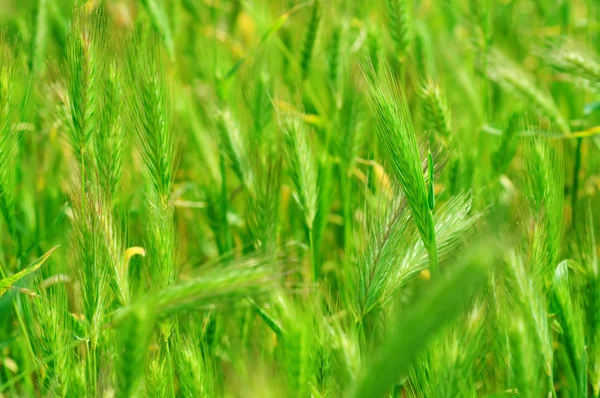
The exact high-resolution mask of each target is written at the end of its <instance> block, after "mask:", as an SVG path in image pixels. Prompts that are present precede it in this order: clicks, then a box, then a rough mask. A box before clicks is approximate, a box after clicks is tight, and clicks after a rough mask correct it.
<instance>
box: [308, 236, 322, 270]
mask: <svg viewBox="0 0 600 398" xmlns="http://www.w3.org/2000/svg"><path fill="white" fill-rule="evenodd" d="M308 240H309V244H310V253H311V259H312V268H313V280H314V282H317V281H318V280H319V278H321V265H320V264H319V251H318V249H317V247H316V246H315V237H314V229H313V228H310V229H309V230H308Z"/></svg>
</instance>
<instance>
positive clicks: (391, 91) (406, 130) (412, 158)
mask: <svg viewBox="0 0 600 398" xmlns="http://www.w3.org/2000/svg"><path fill="white" fill-rule="evenodd" d="M373 73H374V71H373V70H372V69H370V70H364V71H363V75H364V76H365V79H366V80H367V83H366V84H367V91H368V96H367V98H368V103H369V106H370V109H371V114H372V117H373V123H374V125H375V130H376V131H377V137H378V139H379V142H380V144H381V146H382V149H383V151H384V153H385V155H386V157H387V160H388V162H389V163H390V165H391V168H392V171H393V175H394V177H395V178H396V180H397V181H398V184H399V186H400V188H401V189H402V193H403V194H404V197H405V198H406V201H407V203H408V206H409V208H410V210H411V214H412V216H413V220H414V222H415V224H416V226H417V228H418V230H419V233H420V235H421V238H422V239H423V243H424V245H425V247H426V248H427V250H428V252H429V258H430V266H431V273H432V274H433V275H434V276H437V275H438V274H439V263H438V259H437V247H436V241H435V224H434V221H433V213H432V209H430V205H429V201H430V199H428V193H427V187H426V184H425V177H424V175H423V169H422V167H421V159H420V157H419V150H418V146H417V138H416V135H415V131H414V127H413V123H412V120H411V116H410V112H409V110H408V106H407V104H406V99H405V97H404V96H403V94H402V93H401V92H400V93H399V88H398V84H397V82H396V80H395V78H394V77H393V76H392V74H391V71H390V70H389V69H387V68H386V69H384V70H383V71H382V72H381V73H380V77H374V75H373ZM431 199H433V198H431ZM432 204H433V203H432Z"/></svg>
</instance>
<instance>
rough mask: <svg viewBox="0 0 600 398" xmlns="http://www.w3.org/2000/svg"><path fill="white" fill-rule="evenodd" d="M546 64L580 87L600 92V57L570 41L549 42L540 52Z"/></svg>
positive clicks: (556, 40) (566, 39)
mask: <svg viewBox="0 0 600 398" xmlns="http://www.w3.org/2000/svg"><path fill="white" fill-rule="evenodd" d="M538 52H539V54H540V56H541V57H542V59H543V60H544V62H545V63H546V64H547V65H549V66H550V67H551V68H552V69H554V70H555V71H556V72H558V73H560V74H561V75H562V76H563V77H565V78H567V79H568V80H569V81H571V82H573V83H574V84H577V85H578V86H580V87H583V88H586V89H589V90H592V91H596V92H599V91H600V57H599V56H598V54H596V53H594V52H593V51H591V50H589V49H587V48H585V47H584V46H582V45H580V44H578V43H576V42H574V41H572V40H570V39H568V38H561V39H555V40H550V41H548V42H547V43H546V44H545V45H544V46H543V47H542V48H540V49H539V50H538Z"/></svg>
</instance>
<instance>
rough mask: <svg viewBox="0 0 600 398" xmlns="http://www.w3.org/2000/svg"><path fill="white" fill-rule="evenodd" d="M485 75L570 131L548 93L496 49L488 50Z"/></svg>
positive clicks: (563, 128) (561, 129) (564, 130)
mask: <svg viewBox="0 0 600 398" xmlns="http://www.w3.org/2000/svg"><path fill="white" fill-rule="evenodd" d="M487 75H488V77H489V78H490V79H491V80H493V81H495V82H496V83H498V84H499V85H501V86H502V87H503V88H504V89H505V90H507V91H509V92H512V93H513V94H515V95H517V96H519V97H521V98H523V99H524V100H526V101H528V102H529V103H531V105H533V106H534V107H535V108H536V109H537V110H538V111H539V112H540V113H541V114H542V115H544V116H546V117H547V118H549V119H550V120H551V121H552V122H554V123H556V125H557V126H558V128H559V130H560V131H561V132H562V133H569V132H570V128H569V123H568V122H567V120H566V119H565V118H564V116H563V115H562V114H561V113H560V111H559V109H558V107H557V105H556V103H555V102H554V100H553V99H552V97H551V96H550V94H548V93H547V92H546V91H545V90H543V89H542V88H540V87H539V86H538V85H537V84H536V83H535V82H534V81H533V80H532V78H531V76H529V75H528V74H527V73H526V72H525V71H524V70H523V69H522V68H521V67H520V66H518V65H517V64H516V63H515V62H514V61H512V60H511V59H509V58H508V57H507V56H506V55H505V54H503V53H502V52H501V51H500V50H498V49H494V50H492V51H490V54H489V56H488V68H487Z"/></svg>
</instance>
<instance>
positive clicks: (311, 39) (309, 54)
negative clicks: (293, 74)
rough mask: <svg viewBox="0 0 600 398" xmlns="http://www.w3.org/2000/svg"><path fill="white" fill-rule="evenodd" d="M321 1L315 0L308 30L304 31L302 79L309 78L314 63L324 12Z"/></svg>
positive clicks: (301, 58)
mask: <svg viewBox="0 0 600 398" xmlns="http://www.w3.org/2000/svg"><path fill="white" fill-rule="evenodd" d="M321 1H322V0H313V4H312V7H311V10H310V18H309V20H308V23H307V25H306V32H305V33H304V41H303V43H302V51H301V54H300V69H301V70H302V80H305V79H306V78H308V75H309V74H310V65H311V63H312V58H313V52H314V48H315V43H316V41H317V35H318V32H319V25H320V23H321V13H322V12H323V10H322V9H321V7H322V5H321Z"/></svg>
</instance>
